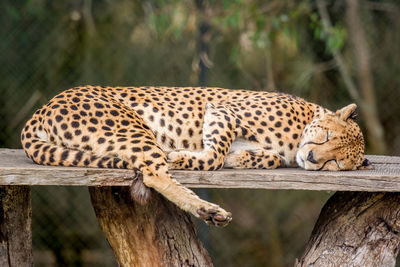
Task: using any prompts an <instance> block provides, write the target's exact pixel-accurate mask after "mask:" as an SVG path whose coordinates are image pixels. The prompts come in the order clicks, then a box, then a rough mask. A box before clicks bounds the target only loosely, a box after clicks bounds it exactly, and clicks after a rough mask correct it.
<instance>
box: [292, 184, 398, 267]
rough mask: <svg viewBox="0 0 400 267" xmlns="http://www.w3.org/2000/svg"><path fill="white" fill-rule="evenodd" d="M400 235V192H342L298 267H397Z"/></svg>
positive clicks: (326, 208)
mask: <svg viewBox="0 0 400 267" xmlns="http://www.w3.org/2000/svg"><path fill="white" fill-rule="evenodd" d="M399 233H400V193H368V192H338V193H335V194H334V195H333V196H332V197H331V198H330V199H329V200H328V202H327V203H326V204H325V206H324V208H323V209H322V211H321V215H320V217H319V219H318V221H317V223H316V225H315V227H314V230H313V232H312V234H311V238H310V241H309V242H308V245H307V247H306V250H305V252H304V253H303V256H302V257H301V259H300V261H298V262H297V263H296V264H295V267H300V266H301V267H303V266H313V267H318V266H321V267H322V266H323V267H330V266H332V267H333V266H340V267H346V266H363V267H373V266H376V267H378V266H379V267H380V266H395V264H396V257H397V254H398V253H399V250H400V234H399Z"/></svg>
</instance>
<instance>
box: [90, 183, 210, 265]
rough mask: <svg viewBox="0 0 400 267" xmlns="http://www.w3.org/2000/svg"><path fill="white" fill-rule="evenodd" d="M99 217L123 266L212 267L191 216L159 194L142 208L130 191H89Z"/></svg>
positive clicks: (94, 189) (111, 189) (113, 189)
mask: <svg viewBox="0 0 400 267" xmlns="http://www.w3.org/2000/svg"><path fill="white" fill-rule="evenodd" d="M89 192H90V196H91V200H92V205H93V207H94V210H95V213H96V216H97V218H98V221H99V224H100V228H101V229H102V230H103V232H104V234H105V236H106V238H107V240H108V242H109V244H110V246H111V248H112V250H113V251H114V254H115V257H116V259H117V261H118V263H119V265H120V266H151V267H153V266H213V264H212V262H211V259H210V257H209V256H208V253H207V251H206V250H205V249H204V248H203V245H202V244H201V242H200V241H199V239H198V238H197V236H196V232H195V229H194V226H193V224H192V222H191V220H190V217H189V215H187V214H186V213H185V212H183V211H182V210H180V209H179V208H177V207H176V206H175V205H174V204H172V203H171V202H169V201H167V200H166V199H164V198H163V197H162V196H161V195H159V194H158V193H156V192H153V193H152V197H151V198H150V201H149V202H148V203H147V204H146V205H143V206H141V205H140V204H137V203H135V202H134V201H133V200H132V198H131V195H130V191H129V187H127V186H126V187H121V186H113V187H109V186H108V187H89Z"/></svg>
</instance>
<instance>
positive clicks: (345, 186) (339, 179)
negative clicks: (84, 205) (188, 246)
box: [0, 149, 400, 192]
mask: <svg viewBox="0 0 400 267" xmlns="http://www.w3.org/2000/svg"><path fill="white" fill-rule="evenodd" d="M367 158H368V159H369V160H370V161H371V162H372V164H373V166H374V168H375V169H374V170H370V171H369V170H368V171H367V170H363V171H342V172H328V171H306V170H302V169H298V168H281V169H276V170H233V169H223V170H219V171H171V174H172V176H173V177H174V178H175V179H177V180H178V181H179V182H180V183H182V184H183V185H185V186H188V187H192V188H194V187H198V188H260V189H304V190H332V191H371V192H376V191H387V192H400V157H387V156H367ZM133 177H134V173H133V172H132V171H130V170H120V169H97V168H72V167H51V166H40V165H36V164H34V163H33V162H32V161H31V160H30V159H28V158H27V157H26V156H25V154H24V152H23V151H22V150H15V149H0V185H64V186H73V185H76V186H126V185H130V184H131V183H132V179H133Z"/></svg>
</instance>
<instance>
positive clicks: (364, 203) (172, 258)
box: [0, 149, 400, 267]
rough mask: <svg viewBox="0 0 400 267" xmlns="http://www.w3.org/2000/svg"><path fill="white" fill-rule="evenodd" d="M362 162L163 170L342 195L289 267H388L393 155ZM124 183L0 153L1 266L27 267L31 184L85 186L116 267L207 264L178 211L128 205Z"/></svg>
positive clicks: (239, 184) (397, 229)
mask: <svg viewBox="0 0 400 267" xmlns="http://www.w3.org/2000/svg"><path fill="white" fill-rule="evenodd" d="M367 158H368V159H369V160H370V161H371V162H372V164H373V166H374V168H375V169H374V170H371V171H341V172H327V171H305V170H302V169H299V168H281V169H276V170H233V169H223V170H220V171H210V172H207V171H171V173H172V176H173V177H174V178H176V179H177V180H178V181H179V182H181V183H182V184H184V185H186V186H188V187H209V188H260V189H301V190H332V191H342V192H336V193H335V194H334V195H333V196H332V197H331V198H330V199H329V200H328V202H327V203H326V204H325V206H324V208H323V209H322V211H321V214H320V217H319V219H318V221H317V223H316V225H315V226H314V230H313V232H312V234H311V237H310V240H309V242H308V244H307V246H306V249H305V251H304V252H303V254H302V256H301V258H300V259H299V260H296V263H295V266H296V267H305V266H311V265H312V266H315V267H326V266H335V267H339V266H340V267H343V266H363V267H377V266H393V267H394V266H395V264H396V258H397V255H398V252H399V251H400V234H399V233H400V223H399V221H400V218H399V214H400V193H391V192H400V157H387V156H367ZM133 176H134V172H133V171H131V170H119V169H96V168H71V167H49V166H40V165H37V164H34V163H33V162H32V161H31V160H29V159H28V158H27V157H26V156H25V154H24V152H23V151H22V150H16V149H0V218H2V219H1V220H0V236H1V237H2V238H0V266H8V267H11V266H33V256H32V232H31V215H32V209H31V205H30V192H31V186H33V185H43V186H46V185H58V186H89V193H90V197H91V201H92V205H93V207H94V210H95V213H96V216H97V218H98V221H99V225H100V227H101V229H102V231H103V232H104V234H105V236H106V238H107V240H108V242H109V244H110V246H111V248H112V249H113V251H114V254H115V257H116V259H117V261H118V263H119V265H120V266H145V267H147V266H149V267H153V266H162V267H164V266H187V265H190V266H197V267H211V266H213V264H212V262H211V259H210V257H209V256H208V253H207V251H206V250H205V249H204V247H203V245H202V244H201V242H200V240H199V239H198V237H197V234H196V231H195V229H194V226H193V224H192V223H191V220H190V217H189V216H188V215H187V214H186V213H185V212H183V211H182V210H180V209H178V208H177V207H176V206H175V205H173V204H172V203H170V202H169V201H167V200H166V199H164V198H163V197H161V195H159V194H157V193H155V192H154V194H153V197H151V198H150V201H149V203H148V204H147V205H143V206H142V205H139V204H137V203H135V202H134V201H133V200H132V197H131V194H130V191H129V190H130V187H128V186H127V185H131V183H132V179H133ZM343 191H368V192H343ZM161 221H162V223H160V222H161ZM228 227H229V226H228ZM187 247H190V248H191V249H190V250H188V249H186V248H187Z"/></svg>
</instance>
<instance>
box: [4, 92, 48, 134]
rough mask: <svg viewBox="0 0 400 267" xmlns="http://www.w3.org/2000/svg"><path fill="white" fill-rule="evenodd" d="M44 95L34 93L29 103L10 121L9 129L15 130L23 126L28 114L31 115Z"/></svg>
mask: <svg viewBox="0 0 400 267" xmlns="http://www.w3.org/2000/svg"><path fill="white" fill-rule="evenodd" d="M42 96H43V95H42V93H41V92H40V91H39V90H36V91H35V92H33V94H32V95H31V96H30V97H29V99H28V101H27V102H26V103H25V104H24V105H23V107H22V108H21V109H20V110H19V111H18V112H17V114H15V116H14V117H13V119H12V120H10V122H9V125H8V128H9V129H11V130H14V129H15V128H17V127H18V126H20V125H21V123H22V121H23V120H25V119H26V118H27V117H28V114H30V113H31V111H32V109H33V107H34V106H35V105H36V103H37V102H38V101H39V99H40V98H41V97H42Z"/></svg>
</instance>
